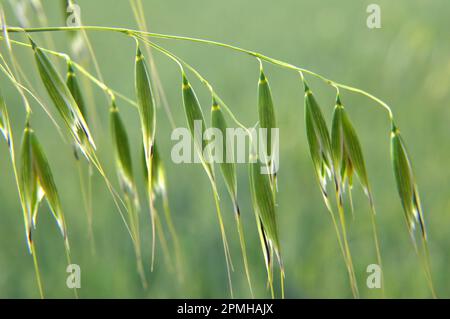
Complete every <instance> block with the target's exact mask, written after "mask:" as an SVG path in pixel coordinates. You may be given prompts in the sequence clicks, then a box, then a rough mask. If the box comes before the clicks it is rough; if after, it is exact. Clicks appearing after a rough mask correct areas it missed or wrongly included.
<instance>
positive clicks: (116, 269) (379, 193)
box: [0, 0, 450, 298]
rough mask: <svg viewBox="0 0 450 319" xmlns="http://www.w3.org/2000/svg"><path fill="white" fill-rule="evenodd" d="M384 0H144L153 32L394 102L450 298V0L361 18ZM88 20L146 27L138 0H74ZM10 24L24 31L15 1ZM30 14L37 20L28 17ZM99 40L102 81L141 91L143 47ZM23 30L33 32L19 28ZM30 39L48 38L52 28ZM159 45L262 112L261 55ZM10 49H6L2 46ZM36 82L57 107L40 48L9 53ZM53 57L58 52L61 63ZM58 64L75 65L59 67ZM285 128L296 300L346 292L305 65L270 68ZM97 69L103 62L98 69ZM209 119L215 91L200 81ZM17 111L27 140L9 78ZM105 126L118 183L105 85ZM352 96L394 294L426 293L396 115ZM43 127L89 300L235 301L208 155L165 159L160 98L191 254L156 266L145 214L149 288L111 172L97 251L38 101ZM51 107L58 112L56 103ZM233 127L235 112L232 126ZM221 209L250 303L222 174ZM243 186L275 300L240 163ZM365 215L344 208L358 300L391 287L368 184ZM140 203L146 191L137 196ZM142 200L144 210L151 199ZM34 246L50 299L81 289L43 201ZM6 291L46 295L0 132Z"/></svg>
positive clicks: (281, 202)
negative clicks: (370, 274) (403, 182)
mask: <svg viewBox="0 0 450 319" xmlns="http://www.w3.org/2000/svg"><path fill="white" fill-rule="evenodd" d="M43 2H44V7H45V11H46V13H47V15H48V18H49V24H50V25H52V26H58V25H64V23H65V21H64V17H63V9H62V6H61V5H60V3H59V2H57V1H43ZM372 2H373V1H358V2H355V1H350V0H345V1H339V2H337V1H331V0H328V1H297V0H283V1H269V0H261V1H239V0H229V1H201V0H198V1H190V2H187V1H178V0H177V1H175V0H166V1H144V5H145V16H146V18H147V20H148V23H149V26H150V29H151V30H152V31H154V32H161V33H168V34H176V35H187V36H192V37H198V38H206V39H212V40H217V41H222V42H225V43H230V44H235V45H237V46H241V47H244V48H248V49H251V50H254V51H258V52H261V53H264V54H266V55H269V56H272V57H275V58H278V59H281V60H284V61H287V62H290V63H293V64H295V65H298V66H301V67H305V68H308V69H310V70H313V71H315V72H318V73H320V74H322V75H325V76H327V77H329V78H330V79H333V80H336V81H339V82H342V83H345V84H349V85H352V86H355V87H358V88H362V89H365V90H367V91H369V92H371V93H373V94H375V95H376V96H377V97H379V98H381V99H383V100H384V101H386V102H387V103H388V104H389V105H390V106H391V107H392V110H393V112H394V114H395V116H396V119H397V123H398V125H399V127H400V129H401V130H402V134H403V136H404V138H405V140H406V143H407V146H408V148H409V152H410V155H411V157H412V160H413V163H414V168H415V172H416V178H417V182H418V185H419V189H420V192H421V196H422V202H423V208H424V214H425V220H426V224H427V227H428V233H429V245H430V251H431V263H432V269H433V276H434V282H435V285H436V289H437V292H438V295H439V296H441V297H450V288H449V287H450V285H449V284H448V283H449V282H450V275H449V272H448V265H449V263H450V255H449V251H450V249H449V248H450V246H449V242H450V234H449V225H450V215H449V210H450V199H449V198H450V196H449V191H450V188H449V186H450V185H449V181H450V170H449V169H448V162H449V158H450V139H449V124H448V123H449V119H450V105H449V101H450V42H449V41H448V36H449V33H448V26H449V25H448V24H449V22H448V11H449V10H450V3H449V2H448V1H445V0H434V1H419V0H414V1H411V0H401V1H377V3H378V4H379V5H380V6H381V18H382V27H381V29H369V28H367V26H366V19H367V16H368V13H366V8H367V6H368V5H369V4H370V3H372ZM79 4H80V6H81V14H82V19H83V22H84V24H85V25H103V26H117V27H128V28H136V24H135V22H134V19H133V15H132V11H131V9H130V6H129V3H128V1H125V0H121V1H114V2H112V1H106V0H97V1H87V0H84V1H82V0H79ZM3 6H4V7H5V9H6V17H7V21H8V23H9V24H10V25H17V20H16V19H15V17H14V15H13V13H12V11H11V8H10V6H9V3H7V2H5V3H4V4H3ZM29 15H30V17H31V18H30V23H31V24H32V25H37V21H36V19H35V18H32V16H33V15H32V13H31V12H29ZM89 36H90V39H91V40H92V44H93V47H94V50H95V52H96V55H97V58H98V60H99V63H100V68H101V71H102V73H103V76H104V78H105V82H106V83H107V84H108V85H109V86H111V87H112V88H114V89H116V90H118V91H120V92H122V93H124V94H126V95H128V96H132V97H133V98H134V85H133V64H134V54H135V44H134V42H133V41H132V40H131V39H128V38H127V37H125V36H123V35H120V34H114V33H105V32H101V33H100V32H90V33H89ZM13 37H14V38H15V39H20V40H23V41H25V40H26V38H25V37H24V36H22V35H14V36H13ZM52 37H53V41H54V43H55V49H56V50H57V51H65V52H67V51H68V40H67V39H68V38H67V34H64V33H58V34H56V33H55V34H52ZM34 39H35V41H36V42H37V43H39V44H40V45H45V38H44V36H43V35H42V34H35V35H34ZM157 42H158V43H159V44H161V45H163V46H164V47H166V48H168V49H171V50H173V51H174V52H175V53H176V54H177V55H179V56H181V57H183V58H184V59H185V60H186V61H188V62H190V63H191V64H192V65H193V66H195V67H196V68H197V69H198V70H199V71H200V72H201V73H202V74H203V75H205V76H206V78H208V79H209V80H210V82H211V83H212V84H213V85H214V87H215V88H216V90H217V91H218V92H219V93H220V94H221V95H222V97H223V98H224V99H225V101H226V102H227V104H228V105H229V106H230V107H231V108H232V109H233V111H234V112H235V114H236V115H237V116H238V118H239V119H240V120H241V121H242V122H243V123H245V124H246V125H247V126H253V125H254V124H255V123H256V121H257V104H256V103H257V100H256V98H257V96H256V87H257V80H258V64H257V61H256V60H254V59H252V58H250V57H248V56H245V55H242V54H237V53H234V52H232V51H227V50H226V49H222V48H216V47H212V46H207V45H201V44H194V43H188V42H176V41H171V40H159V41H157ZM1 50H2V52H6V51H5V48H4V42H2V44H1ZM14 52H15V54H16V57H17V59H18V61H19V62H20V63H21V65H22V67H23V68H24V69H25V70H27V74H28V76H29V77H30V79H31V80H32V82H33V84H34V85H35V86H36V88H37V89H38V90H39V92H40V95H41V96H42V97H43V98H44V101H46V103H47V104H48V107H49V109H50V110H52V111H55V109H54V106H53V105H52V104H51V102H50V100H49V98H48V96H47V95H46V93H45V91H44V90H43V86H42V84H41V83H40V79H39V75H38V73H37V69H36V65H35V63H34V60H33V59H32V54H31V50H29V49H26V48H21V47H16V48H15V49H14ZM154 56H155V61H156V64H157V67H158V70H159V72H160V75H161V79H162V83H163V85H164V88H165V89H166V93H167V97H168V100H169V103H170V107H171V109H172V112H173V115H174V118H175V122H176V125H177V126H186V123H185V116H184V111H183V106H182V100H181V90H180V83H181V77H180V74H179V70H178V69H177V66H176V65H175V64H174V63H173V62H171V61H170V60H168V59H167V58H166V57H165V56H162V55H160V54H158V53H157V52H155V53H154ZM55 61H56V60H55ZM59 66H60V70H61V72H63V71H65V69H64V65H63V64H62V63H60V64H59ZM265 69H266V73H267V76H268V78H269V80H270V84H271V87H272V93H273V97H274V101H275V108H276V113H277V120H278V125H279V127H280V148H281V149H280V161H281V163H280V171H279V193H278V220H279V230H280V235H281V245H282V250H283V256H284V262H285V266H286V296H287V297H288V298H312V297H326V298H330V297H332V298H334V297H351V290H350V286H349V284H348V279H347V274H346V271H345V267H344V263H343V260H342V258H341V255H340V251H339V249H338V245H337V242H336V237H335V234H334V231H333V227H332V224H331V221H330V218H329V216H328V213H327V211H326V208H325V206H324V204H323V202H322V198H321V195H320V192H319V189H318V187H317V184H316V181H315V178H314V175H313V170H312V163H311V160H310V157H309V154H308V147H307V141H306V135H305V126H304V120H303V89H302V86H301V83H300V81H299V77H298V75H297V74H296V73H295V72H292V71H288V70H283V69H281V68H279V67H274V66H271V65H266V66H265ZM91 70H92V71H94V70H93V69H92V68H91ZM190 78H191V79H192V83H193V86H194V87H195V89H196V91H197V93H198V94H199V98H200V101H201V103H202V106H203V111H204V113H205V116H206V119H207V121H208V122H209V120H210V116H209V113H210V97H209V96H208V92H207V91H206V90H205V89H204V87H202V86H201V84H200V83H199V82H198V81H196V80H194V77H193V76H192V75H191V76H190ZM308 80H309V82H310V86H311V88H312V89H313V91H314V93H315V94H316V95H317V98H318V101H319V103H320V104H321V106H322V109H323V111H324V113H325V115H326V117H327V120H328V123H330V121H331V114H332V110H333V106H334V95H335V92H334V90H333V89H332V88H331V87H328V86H326V85H324V84H323V82H320V81H318V80H316V79H313V78H310V77H308ZM0 83H1V89H2V91H3V94H4V95H5V96H6V101H7V104H8V107H9V110H10V113H11V117H12V122H13V130H14V133H15V139H16V144H19V143H18V141H20V136H21V134H22V129H23V125H24V108H23V106H22V102H21V99H20V97H19V95H18V94H17V91H16V90H15V89H14V87H13V86H12V85H11V84H10V83H9V82H8V81H7V79H6V77H5V76H4V75H3V74H2V75H0ZM94 94H95V105H88V108H89V109H90V112H91V114H93V112H92V110H94V109H95V111H96V114H97V115H96V117H97V121H96V125H95V126H93V131H94V136H95V138H96V142H97V145H98V146H99V154H100V160H101V161H102V163H103V164H104V166H105V169H106V171H107V174H108V175H109V176H110V178H111V180H113V181H114V183H115V184H116V180H117V179H116V175H115V172H114V165H113V164H114V162H113V153H112V149H111V143H110V134H109V126H108V123H109V122H108V112H107V111H108V108H109V105H108V101H107V99H106V98H105V95H104V94H103V93H102V92H101V91H99V90H97V89H95V91H94ZM342 98H343V102H344V104H345V105H346V107H347V110H348V112H349V114H350V115H351V117H352V120H353V122H354V124H355V127H356V129H357V131H358V133H359V135H360V139H361V142H362V145H363V151H364V154H365V157H366V161H367V167H368V173H369V178H370V181H371V183H372V188H373V192H374V199H375V205H376V208H377V212H378V215H377V218H378V225H379V231H380V240H381V246H382V247H381V253H382V257H383V262H384V272H385V280H386V284H385V289H386V296H387V297H400V298H405V297H413V298H422V297H430V296H431V295H430V293H429V290H428V288H427V285H426V281H425V276H424V274H423V271H422V269H421V267H420V264H419V261H418V259H417V257H416V256H415V253H414V250H413V248H412V246H411V243H410V241H409V238H408V233H407V229H406V225H405V221H404V217H403V211H402V208H401V205H400V201H399V199H398V196H397V192H396V189H395V182H394V177H393V173H392V167H391V162H390V157H389V129H390V127H389V122H388V118H387V114H386V113H385V112H384V111H383V110H382V108H380V107H379V106H377V105H376V104H374V103H373V102H372V101H370V100H368V99H366V98H364V97H361V96H358V95H355V94H349V93H347V92H343V95H342ZM118 106H119V108H120V109H121V111H122V114H123V116H124V118H125V120H126V123H127V125H128V132H129V134H130V138H131V145H132V147H133V152H134V156H135V158H134V164H135V165H134V166H135V167H134V168H135V172H136V173H137V174H136V175H137V177H138V180H139V182H140V185H141V186H142V170H141V165H140V164H141V163H140V157H139V156H140V149H139V145H140V135H139V134H140V131H139V127H138V117H137V113H136V112H135V110H134V109H133V108H132V107H130V106H129V105H127V104H124V103H123V102H119V105H118ZM32 107H33V109H34V110H35V111H34V113H33V116H32V123H33V126H34V128H35V131H36V133H37V134H38V137H39V138H40V141H41V143H42V144H43V147H44V149H45V152H46V153H47V155H48V157H49V160H50V164H51V166H52V169H53V171H54V175H55V179H56V184H57V186H58V189H59V191H60V194H61V197H62V202H63V206H64V210H65V214H66V219H67V224H68V229H69V236H70V240H71V248H72V255H73V262H74V263H77V264H79V265H80V266H81V272H82V279H81V280H82V283H81V284H82V288H81V289H80V291H79V293H80V296H81V297H100V298H109V297H113V298H122V297H123V298H130V297H151V298H153V297H156V298H174V297H177V298H185V297H186V298H203V297H206V298H212V297H216V298H220V297H227V296H228V288H227V278H226V271H225V261H224V257H223V250H222V246H221V245H222V244H221V239H220V235H219V228H218V224H217V220H216V215H215V211H214V202H213V198H212V196H211V191H210V187H209V182H208V180H207V178H206V175H205V174H204V171H203V169H202V168H201V166H200V165H194V164H184V165H175V164H173V163H172V162H171V161H170V150H171V147H172V146H173V144H174V142H172V141H171V140H170V133H171V128H170V126H169V125H168V121H167V117H166V115H165V114H164V110H163V108H159V109H158V118H157V122H158V124H157V126H158V131H157V136H158V141H159V145H160V150H161V153H162V154H161V155H162V157H163V159H164V160H165V164H166V167H167V174H168V185H169V197H170V204H171V208H172V213H173V215H174V222H175V224H176V227H177V229H178V231H179V237H180V239H181V242H182V248H183V249H182V250H183V255H184V268H185V273H184V275H185V280H184V282H183V283H182V284H179V283H178V282H177V281H176V276H175V275H174V274H173V272H171V271H170V269H169V267H168V265H167V264H166V263H165V262H164V259H163V256H162V255H161V250H159V251H158V254H157V263H156V267H155V271H154V272H153V273H151V274H150V272H149V260H150V238H151V236H150V226H149V225H150V219H149V215H148V211H147V210H146V209H144V210H143V211H142V213H141V225H143V229H142V232H143V237H144V246H143V250H144V262H145V265H146V270H147V275H148V279H149V289H148V290H147V291H144V290H143V289H142V288H141V285H140V281H139V277H138V275H137V273H136V270H135V259H134V253H133V249H132V244H131V241H130V238H129V236H128V235H127V233H126V230H125V228H124V226H123V223H122V221H121V219H120V216H119V214H118V212H117V211H116V209H115V207H114V205H113V202H112V200H111V197H110V195H109V194H108V191H107V189H106V188H105V186H104V183H103V181H102V180H101V178H100V177H99V176H98V175H97V174H94V177H93V183H94V184H93V186H94V232H95V254H93V253H92V249H91V246H92V243H91V242H89V240H88V235H87V221H86V214H85V211H84V209H83V205H82V200H81V195H80V188H79V183H78V173H77V170H76V165H75V161H74V158H73V154H72V148H71V145H70V143H67V142H64V141H63V140H62V139H61V137H60V136H59V135H58V134H57V133H56V131H55V128H54V126H53V124H52V123H51V122H50V121H49V119H48V117H47V116H46V115H45V113H44V112H43V111H42V109H40V108H39V106H38V105H37V104H33V105H32ZM54 114H56V113H54ZM230 123H231V121H230ZM219 189H220V191H221V199H222V200H221V204H222V209H223V214H224V215H225V216H226V218H225V222H226V227H227V230H228V233H229V239H230V244H231V248H232V253H233V257H234V264H235V268H236V270H235V272H234V273H233V275H232V277H233V283H234V287H235V294H236V296H237V297H249V296H250V294H249V291H248V287H247V284H246V281H245V277H244V275H243V274H244V273H243V269H242V266H241V264H242V262H241V258H240V251H239V241H238V237H237V234H236V232H235V225H234V218H233V215H232V207H231V205H230V202H229V198H228V194H227V193H226V190H225V187H224V185H223V183H222V181H220V184H219ZM238 189H239V200H240V203H241V206H242V207H241V211H242V215H243V221H244V227H245V230H246V231H247V242H248V252H249V259H250V267H251V270H252V277H253V282H254V286H255V292H256V296H258V297H269V296H270V295H269V292H268V291H267V290H266V287H265V269H264V262H263V257H262V254H261V250H260V244H259V241H258V237H257V232H256V227H255V220H254V216H253V212H252V210H251V202H250V200H249V198H250V197H249V196H250V194H249V185H248V169H247V166H246V165H239V166H238ZM353 195H354V196H353V197H354V205H355V218H354V220H352V218H351V216H350V215H349V216H348V218H349V222H348V227H349V233H350V246H351V250H352V254H353V258H354V262H355V268H356V273H357V277H358V282H359V287H360V291H361V295H362V297H368V298H372V297H380V296H381V294H380V291H379V290H369V289H367V288H366V285H365V281H366V277H367V273H366V267H367V265H368V264H371V263H375V261H376V256H375V251H374V245H373V240H372V234H371V226H370V219H369V212H370V211H369V206H368V204H367V201H366V199H365V197H364V194H363V193H362V192H361V190H360V189H359V188H358V187H355V190H354V193H353ZM144 198H145V196H144V192H143V188H141V199H142V200H143V199H144ZM144 207H146V206H144ZM35 240H36V243H37V249H38V256H39V262H40V266H41V271H42V279H43V283H44V289H45V292H46V296H47V297H63V298H65V297H67V298H70V297H72V292H71V291H70V290H69V289H68V288H67V287H66V284H65V282H66V276H67V274H66V272H65V266H66V263H65V256H64V250H63V243H62V240H61V238H60V236H59V234H58V232H57V229H56V227H55V223H54V221H53V219H52V218H51V215H50V213H49V210H48V208H47V206H46V205H45V204H44V205H42V207H41V211H40V215H39V224H38V230H37V231H36V235H35ZM0 297H3V298H9V297H18V298H32V297H38V290H37V286H36V283H35V277H34V270H33V265H32V259H31V257H30V256H29V254H28V252H27V249H26V243H25V236H24V232H23V221H22V213H21V209H20V205H19V200H18V194H17V190H16V187H15V182H14V177H13V173H12V169H11V164H10V160H9V157H8V152H7V147H6V144H5V143H4V142H3V141H2V142H0Z"/></svg>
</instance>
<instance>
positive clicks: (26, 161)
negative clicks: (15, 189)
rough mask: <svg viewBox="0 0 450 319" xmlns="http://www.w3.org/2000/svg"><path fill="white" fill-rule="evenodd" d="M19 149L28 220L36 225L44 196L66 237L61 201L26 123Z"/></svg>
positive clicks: (41, 153) (44, 160)
mask: <svg viewBox="0 0 450 319" xmlns="http://www.w3.org/2000/svg"><path fill="white" fill-rule="evenodd" d="M21 149H22V153H21V188H22V193H23V198H24V203H25V207H26V210H27V214H28V218H29V220H30V221H31V223H32V224H33V225H34V226H36V220H37V212H38V206H39V203H40V201H41V200H42V199H43V198H44V197H45V198H46V200H47V202H48V205H49V207H50V209H51V211H52V213H53V216H54V218H55V220H56V222H57V224H58V227H59V229H60V231H61V234H62V235H63V237H64V238H65V239H67V233H66V227H65V222H64V215H63V211H62V206H61V201H60V198H59V194H58V190H57V188H56V184H55V182H54V179H53V174H52V171H51V169H50V165H49V163H48V160H47V157H46V156H45V154H44V151H43V149H42V147H41V145H40V143H39V141H38V139H37V137H36V135H35V134H34V132H33V130H32V129H31V128H30V126H29V124H28V123H27V125H26V128H25V131H24V136H23V139H22V148H21Z"/></svg>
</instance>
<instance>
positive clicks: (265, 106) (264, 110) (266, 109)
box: [258, 66, 276, 157]
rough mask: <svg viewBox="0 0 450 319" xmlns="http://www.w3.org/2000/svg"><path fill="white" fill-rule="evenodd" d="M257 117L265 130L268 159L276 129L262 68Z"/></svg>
mask: <svg viewBox="0 0 450 319" xmlns="http://www.w3.org/2000/svg"><path fill="white" fill-rule="evenodd" d="M258 115H259V126H260V127H261V128H263V129H266V130H267V136H266V143H265V148H266V149H265V152H266V154H267V156H269V157H270V156H271V155H272V129H274V128H276V118H275V110H274V107H273V99H272V93H271V91H270V85H269V80H268V79H267V77H266V75H265V74H264V71H263V68H262V66H261V68H260V75H259V82H258Z"/></svg>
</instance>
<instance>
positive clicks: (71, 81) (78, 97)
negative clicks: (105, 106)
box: [66, 61, 87, 120]
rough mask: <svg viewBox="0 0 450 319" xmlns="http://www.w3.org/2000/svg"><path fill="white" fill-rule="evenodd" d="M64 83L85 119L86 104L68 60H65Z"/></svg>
mask: <svg viewBox="0 0 450 319" xmlns="http://www.w3.org/2000/svg"><path fill="white" fill-rule="evenodd" d="M66 85H67V87H68V88H69V91H70V93H72V96H73V98H74V100H75V102H76V103H77V105H78V109H79V110H80V112H81V115H83V118H84V119H85V120H87V113H86V105H85V103H84V98H83V95H82V93H81V88H80V85H79V83H78V80H77V77H76V74H75V70H74V68H73V65H72V62H70V61H68V62H67V77H66Z"/></svg>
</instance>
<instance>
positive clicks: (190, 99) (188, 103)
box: [182, 72, 214, 179]
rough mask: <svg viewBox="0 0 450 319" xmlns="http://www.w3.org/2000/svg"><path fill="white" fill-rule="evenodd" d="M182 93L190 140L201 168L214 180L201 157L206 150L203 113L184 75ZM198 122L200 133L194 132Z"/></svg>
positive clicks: (206, 163) (208, 167)
mask: <svg viewBox="0 0 450 319" xmlns="http://www.w3.org/2000/svg"><path fill="white" fill-rule="evenodd" d="M182 91H183V105H184V111H185V115H186V120H187V123H188V127H189V131H190V132H191V136H192V139H193V140H194V145H195V148H196V151H197V153H198V154H199V157H200V159H201V160H202V163H203V166H204V167H205V170H206V171H207V174H208V176H209V177H210V178H212V179H214V172H213V169H212V166H211V164H210V163H209V162H207V160H206V159H205V157H204V156H203V150H204V149H205V148H206V145H207V142H206V141H205V140H204V139H203V135H204V133H205V130H206V124H205V118H204V117H203V112H202V109H201V107H200V102H199V101H198V99H197V95H196V94H195V91H194V89H193V88H192V86H191V84H190V83H189V81H188V79H187V77H186V74H185V73H184V72H183V73H182ZM196 121H200V124H201V128H199V129H200V131H197V132H196V131H195V130H196V127H195V122H196Z"/></svg>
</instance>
